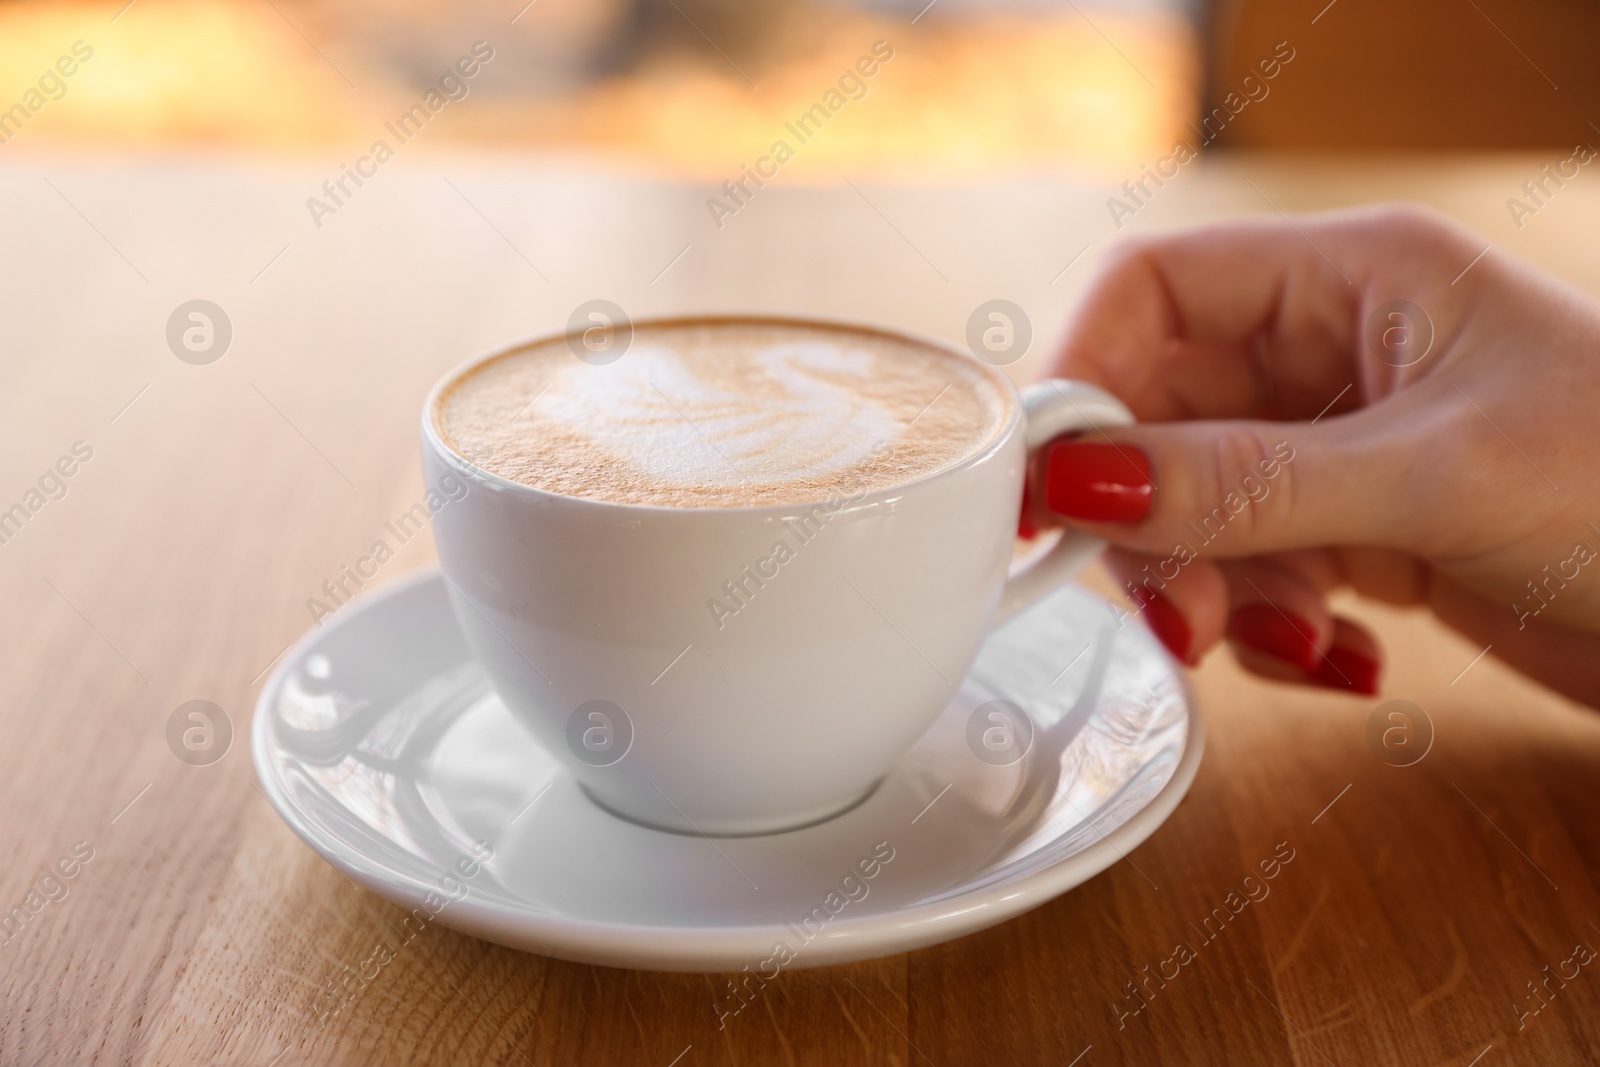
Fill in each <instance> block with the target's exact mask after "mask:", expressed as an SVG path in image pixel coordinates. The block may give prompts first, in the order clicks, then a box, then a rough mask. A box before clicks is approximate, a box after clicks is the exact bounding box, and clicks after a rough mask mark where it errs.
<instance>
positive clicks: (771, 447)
mask: <svg viewBox="0 0 1600 1067" xmlns="http://www.w3.org/2000/svg"><path fill="white" fill-rule="evenodd" d="M1013 406H1014V401H1013V400H1012V394H1011V390H1010V389H1009V387H1008V386H1007V385H1006V383H1005V382H1004V381H1002V380H999V378H998V376H997V372H995V371H993V370H991V369H989V368H987V367H985V366H983V365H982V364H979V363H978V362H976V361H975V360H971V359H967V358H965V357H963V356H960V355H956V354H953V353H950V352H946V351H944V350H942V349H940V348H937V347H934V346H931V345H926V344H921V343H918V342H916V341H913V340H910V339H905V338H900V337H896V336H893V335H890V334H880V333H876V332H873V331H870V330H864V329H853V328H850V327H839V326H824V325H812V324H806V323H799V322H788V321H782V320H761V319H726V320H700V321H693V320H683V321H668V322H655V323H639V324H636V325H635V326H634V328H633V339H632V344H631V346H630V347H629V348H628V349H627V351H626V353H625V354H624V355H623V356H622V358H621V359H619V360H617V361H616V362H614V363H610V364H606V365H600V366H596V365H591V364H589V363H586V362H583V361H582V360H579V359H578V358H576V357H575V356H574V355H573V352H572V350H571V348H569V346H568V341H567V339H566V338H562V337H557V338H552V339H550V340H546V341H540V342H535V343H533V344H530V345H528V346H526V347H523V348H519V349H516V350H514V351H511V352H508V353H505V354H503V355H500V356H497V357H495V358H493V359H490V360H488V361H486V362H483V363H480V364H478V365H477V366H475V367H473V368H472V369H470V370H469V371H467V372H466V373H465V374H464V375H462V376H461V377H460V378H459V379H457V380H456V381H455V382H453V383H452V384H451V385H450V386H449V387H448V388H447V389H445V390H444V391H443V392H442V393H441V395H440V399H439V403H438V407H437V408H436V409H435V412H434V418H435V420H436V425H437V427H438V430H439V432H440V435H441V436H442V437H443V438H444V440H445V442H446V443H447V444H448V445H449V446H450V447H451V448H452V449H453V450H455V451H456V452H457V453H459V454H460V455H462V456H463V457H465V458H466V459H468V460H470V461H471V462H472V463H473V464H475V465H476V466H478V467H480V468H482V469H484V470H486V471H489V472H491V473H493V474H497V475H499V476H500V477H502V478H506V479H508V480H510V481H514V482H520V483H521V484H523V485H528V486H532V487H533V488H536V489H542V490H545V491H547V492H551V493H559V494H561V495H563V496H572V497H581V498H585V499H590V500H602V501H608V502H611V503H617V504H648V505H657V506H667V507H744V506H754V505H774V504H777V505H788V504H804V503H812V502H816V501H821V500H825V499H828V498H831V497H837V496H841V495H854V494H859V493H863V492H870V491H872V490H874V489H884V488H889V487H892V486H895V485H900V484H903V483H906V482H910V481H914V480H916V479H918V478H921V477H923V476H925V475H929V474H933V473H935V472H937V471H941V470H944V469H946V468H948V467H951V466H954V465H955V464H957V463H960V462H961V461H962V460H964V459H966V458H967V457H969V456H972V455H974V454H975V453H977V452H978V451H980V450H981V449H982V448H983V447H984V446H986V445H988V444H989V443H991V442H992V441H994V440H995V439H996V438H997V437H998V436H999V435H1000V434H1001V432H1002V431H1003V430H1004V429H1005V427H1006V426H1007V424H1008V423H1009V422H1010V420H1011V417H1012V411H1013Z"/></svg>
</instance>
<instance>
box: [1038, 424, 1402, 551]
mask: <svg viewBox="0 0 1600 1067" xmlns="http://www.w3.org/2000/svg"><path fill="white" fill-rule="evenodd" d="M1411 421H1412V420H1409V419H1406V418H1396V417H1394V415H1393V413H1388V412H1380V411H1376V410H1373V409H1368V410H1365V411H1361V412H1357V413H1355V414H1353V415H1350V416H1347V417H1345V418H1342V419H1339V420H1337V421H1333V422H1327V423H1321V424H1315V423H1270V422H1231V421H1230V422H1180V423H1163V424H1143V425H1134V426H1124V427H1117V428H1115V429H1108V430H1106V431H1105V432H1104V433H1102V434H1098V435H1095V436H1094V437H1085V438H1079V439H1074V440H1062V441H1056V442H1054V443H1052V444H1050V445H1048V446H1046V447H1045V448H1043V449H1041V450H1040V459H1039V460H1038V461H1037V462H1038V467H1037V473H1036V474H1035V478H1036V481H1037V482H1038V484H1037V485H1035V486H1034V487H1033V488H1032V492H1031V499H1032V500H1034V501H1036V502H1037V507H1038V508H1039V509H1041V510H1043V511H1044V512H1045V513H1047V514H1050V515H1053V516H1055V521H1057V522H1060V521H1062V520H1071V521H1073V524H1074V525H1078V526H1081V527H1083V528H1085V529H1088V530H1089V531H1091V532H1092V533H1094V534H1096V535H1097V536H1100V537H1104V538H1105V539H1107V540H1109V541H1111V542H1113V543H1115V544H1119V545H1122V546H1123V547H1125V548H1129V549H1133V550H1135V551H1139V552H1144V553H1147V554H1155V553H1163V554H1171V553H1178V554H1194V555H1204V556H1208V557H1216V558H1237V557H1242V556H1259V555H1266V554H1268V553H1275V552H1284V551H1292V550H1296V549H1304V548H1316V547H1321V546H1324V545H1328V544H1339V543H1349V544H1367V545H1377V546H1381V547H1390V548H1397V549H1402V550H1408V549H1411V548H1413V547H1414V546H1417V545H1420V544H1421V543H1422V541H1423V539H1424V537H1425V536H1426V535H1427V532H1428V525H1427V524H1428V523H1429V522H1430V521H1432V520H1433V516H1432V514H1431V513H1429V512H1428V511H1427V510H1426V509H1420V508H1418V507H1416V506H1415V505H1416V501H1417V499H1418V496H1419V491H1420V490H1421V488H1425V487H1419V485H1418V484H1417V483H1418V480H1419V477H1423V475H1424V472H1426V471H1427V470H1429V469H1430V467H1431V464H1430V463H1429V461H1428V455H1427V452H1428V448H1429V445H1428V441H1427V438H1426V437H1425V436H1422V435H1417V434H1412V433H1409V432H1407V431H1406V430H1405V429H1403V427H1405V426H1408V425H1410V423H1411ZM1397 425H1398V426H1399V427H1402V428H1400V429H1397V428H1396V427H1397ZM1423 480H1424V481H1425V480H1426V479H1425V477H1423Z"/></svg>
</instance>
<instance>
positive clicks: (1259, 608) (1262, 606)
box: [1220, 560, 1334, 675]
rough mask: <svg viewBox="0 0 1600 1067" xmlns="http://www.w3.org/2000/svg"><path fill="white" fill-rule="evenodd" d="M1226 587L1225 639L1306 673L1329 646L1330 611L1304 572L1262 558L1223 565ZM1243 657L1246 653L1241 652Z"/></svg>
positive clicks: (1330, 631)
mask: <svg viewBox="0 0 1600 1067" xmlns="http://www.w3.org/2000/svg"><path fill="white" fill-rule="evenodd" d="M1220 569H1221V571H1222V575H1223V578H1224V580H1225V582H1226V584H1227V590H1228V604H1229V611H1228V620H1227V633H1228V640H1229V642H1230V643H1231V644H1232V645H1233V646H1234V648H1235V651H1236V652H1239V651H1240V650H1242V649H1244V650H1248V651H1249V652H1251V653H1254V654H1256V655H1259V656H1264V657H1267V658H1269V659H1273V660H1276V661H1278V663H1280V664H1282V665H1284V666H1285V667H1287V668H1290V669H1291V670H1293V671H1295V672H1298V673H1300V674H1304V675H1310V674H1312V673H1313V672H1315V671H1316V670H1317V669H1318V668H1319V667H1320V666H1321V665H1322V662H1323V659H1324V658H1325V656H1326V654H1327V651H1328V649H1329V648H1331V647H1332V646H1333V632H1334V624H1333V613H1332V612H1330V611H1329V610H1328V606H1327V603H1326V602H1325V601H1324V600H1323V595H1322V592H1321V590H1319V589H1317V588H1316V586H1314V585H1312V584H1311V583H1310V582H1309V581H1307V580H1306V579H1305V578H1304V577H1303V576H1302V575H1300V574H1297V573H1295V572H1294V571H1291V570H1288V569H1286V568H1284V567H1281V566H1277V565H1275V564H1273V563H1268V562H1265V561H1261V560H1229V561H1227V562H1226V563H1223V564H1222V565H1221V568H1220ZM1241 658H1245V657H1243V656H1241Z"/></svg>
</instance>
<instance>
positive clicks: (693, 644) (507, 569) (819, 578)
mask: <svg viewBox="0 0 1600 1067" xmlns="http://www.w3.org/2000/svg"><path fill="white" fill-rule="evenodd" d="M729 321H745V320H729ZM762 321H771V320H762ZM785 321H787V320H785ZM643 325H645V324H643V323H639V324H636V325H635V328H636V329H638V328H640V327H642V326H643ZM852 329H859V330H860V332H862V333H863V334H867V335H871V334H874V333H878V332H880V331H874V330H872V329H870V328H867V327H859V328H852ZM894 336H900V335H894ZM527 343H528V342H522V343H519V344H517V345H512V346H510V347H509V348H508V349H502V350H497V352H496V353H491V354H490V355H488V356H485V357H480V359H479V360H473V361H471V362H469V363H467V364H464V365H463V367H461V368H457V369H456V370H455V371H452V372H451V373H450V374H449V375H446V376H445V378H444V379H443V380H442V381H441V382H440V384H439V385H438V386H437V387H436V388H435V389H434V391H433V393H432V394H431V395H430V396H429V398H428V400H427V403H426V404H425V405H424V408H423V418H422V454H423V470H424V476H425V478H426V480H427V483H428V485H430V486H439V485H443V484H447V482H449V481H450V480H455V481H459V482H460V483H461V484H463V485H465V486H466V487H467V491H466V493H465V495H464V496H463V497H462V498H461V499H460V500H459V501H453V502H451V503H449V504H448V505H447V506H445V507H443V508H442V509H441V510H440V511H439V512H438V514H436V515H435V516H434V519H433V533H434V540H435V541H436V543H437V544H438V548H439V558H440V562H441V565H442V566H443V569H444V574H445V576H446V579H447V585H448V588H449V591H450V596H451V600H452V602H453V605H454V607H455V611H456V618H457V621H458V623H459V624H460V626H461V629H462V632H463V634H464V635H465V637H466V641H467V644H468V646H469V647H470V648H472V650H473V652H474V653H475V654H476V656H477V658H478V659H479V661H480V662H481V663H482V664H483V667H484V669H485V670H486V671H487V673H488V675H489V677H490V678H492V679H493V680H494V684H495V686H496V688H497V689H498V690H499V692H500V694H501V696H502V697H503V698H504V699H505V701H506V703H507V705H508V706H509V707H510V708H511V711H512V713H513V714H515V715H516V716H517V717H518V719H519V720H520V721H521V722H522V723H523V724H524V725H525V726H526V727H527V728H528V730H529V732H530V733H532V735H533V736H534V737H535V738H536V739H538V740H539V741H540V743H541V744H542V745H543V746H544V748H545V750H546V752H548V753H551V754H553V755H554V756H555V757H556V758H557V759H559V760H561V761H562V762H563V763H564V764H565V765H566V767H567V769H568V770H569V771H570V772H571V773H572V775H573V776H574V777H575V778H577V779H578V780H579V781H580V782H581V783H582V785H583V786H584V788H585V789H587V790H588V791H589V792H590V793H591V794H592V795H593V796H595V797H596V798H598V799H599V800H600V801H601V802H602V803H604V804H605V805H606V806H607V807H608V808H610V809H611V810H613V811H617V812H621V813H624V814H626V815H627V816H629V817H630V818H633V819H636V820H638V821H640V822H643V823H646V824H648V825H652V826H662V827H667V828H670V829H675V830H681V831H692V832H704V833H708V834H714V835H726V834H732V835H738V834H749V833H763V832H770V831H773V830H776V829H782V828H789V827H794V826H801V825H805V824H808V823H811V822H815V821H817V820H819V819H823V818H827V817H829V816H831V815H834V814H837V813H838V812H840V811H842V810H845V809H847V808H849V807H850V806H851V805H853V804H855V803H856V802H858V801H859V800H860V799H861V798H862V797H863V796H864V795H865V794H866V793H868V792H869V791H871V790H872V789H873V788H874V787H875V785H876V784H877V783H878V782H879V781H880V780H881V779H882V778H883V776H884V774H885V773H886V772H887V771H888V769H889V767H890V766H891V765H892V764H893V763H894V762H895V761H896V760H897V759H899V758H900V756H902V755H903V754H904V753H905V751H906V749H907V748H909V747H910V745H911V744H912V742H914V741H915V740H916V739H917V738H918V737H919V736H921V734H922V733H923V731H924V730H926V729H927V727H928V725H929V723H931V722H932V721H933V720H934V718H935V717H936V716H937V715H938V714H939V711H940V709H941V708H943V707H945V706H946V705H947V704H948V703H949V702H950V699H951V697H952V695H953V694H954V693H955V691H956V688H957V686H958V685H959V683H960V680H961V679H962V678H963V677H964V676H965V675H966V673H967V670H968V668H969V667H970V666H971V664H972V660H973V656H974V655H976V653H977V650H978V645H979V643H980V642H981V641H982V639H983V636H984V633H985V632H986V631H987V629H988V628H989V626H990V624H991V620H992V619H993V618H994V617H995V615H996V609H997V607H999V606H1000V603H1001V596H1002V591H1003V590H1004V589H1005V588H1006V586H1007V571H1008V567H1009V565H1010V562H1011V560H1012V555H1013V548H1014V542H1015V535H1016V516H1017V513H1018V509H1019V505H1020V502H1021V496H1022V478H1023V469H1024V462H1025V459H1026V456H1027V454H1028V452H1029V450H1030V449H1031V448H1036V447H1038V446H1039V445H1041V444H1043V443H1044V441H1046V440H1048V439H1049V438H1051V437H1054V436H1056V435H1057V434H1061V433H1065V432H1069V431H1072V430H1086V429H1090V428H1092V427H1095V426H1100V425H1106V424H1117V423H1124V422H1127V421H1130V416H1129V414H1128V412H1127V409H1126V408H1124V407H1123V406H1122V404H1121V403H1120V402H1118V401H1117V400H1116V399H1115V398H1114V397H1112V396H1110V395H1109V394H1107V393H1105V392H1103V391H1101V390H1099V389H1096V388H1094V387H1092V386H1089V385H1085V384H1083V383H1076V382H1064V381H1057V382H1046V383H1041V384H1040V385H1038V386H1035V387H1032V388H1031V389H1030V391H1029V394H1028V397H1027V400H1026V415H1024V406H1023V403H1022V402H1021V401H1019V400H1018V398H1017V397H1016V394H1015V390H1014V387H1013V386H1012V385H1011V383H1010V381H1009V380H1007V379H1006V378H1005V376H1004V375H1002V374H1000V373H999V372H997V371H995V370H994V369H993V368H992V367H986V366H984V365H982V364H980V363H978V362H977V361H976V360H973V359H972V358H971V357H970V356H966V355H964V354H962V353H959V352H953V350H950V349H948V348H947V347H945V346H941V345H939V343H938V342H932V341H929V342H926V343H928V344H930V345H933V346H936V347H945V350H946V351H952V354H953V355H955V356H956V358H958V359H963V360H965V361H966V362H968V363H970V364H971V365H972V366H973V368H974V369H976V370H977V371H978V372H980V373H981V374H983V375H984V376H985V377H986V378H987V379H988V380H989V381H990V382H991V383H992V384H993V385H994V387H995V388H997V389H999V390H1001V391H1003V392H1005V393H1006V394H1008V395H1009V396H1010V397H1011V398H1012V400H1013V409H1014V410H1013V414H1012V417H1011V418H1010V419H1009V420H1008V422H1007V423H1006V425H1005V426H1004V427H1003V429H1002V430H1001V431H1000V433H999V434H997V435H996V437H995V438H994V439H993V440H992V441H990V442H989V443H988V444H986V445H984V446H983V447H982V448H980V449H979V450H978V451H977V452H976V453H975V454H974V455H972V456H970V457H968V458H967V459H965V460H963V461H961V462H960V463H958V464H956V465H955V466H953V467H950V468H948V469H946V470H942V471H939V472H938V473H935V474H932V475H928V476H925V477H922V478H919V479H916V480H913V481H910V482H906V483H903V484H901V485H897V486H893V487H890V488H886V489H881V490H876V491H872V492H869V493H865V494H862V495H860V496H858V497H851V498H847V499H845V500H844V501H834V502H832V503H830V504H828V505H818V506H805V505H800V506H791V505H785V506H765V507H747V508H672V507H657V506H641V505H623V504H614V503H608V502H604V501H595V500H585V499H578V498H574V497H568V496H560V495H557V494H554V493H549V492H545V491H543V490H539V489H534V488H531V487H529V486H526V485H521V484H518V483H515V482H511V481H508V480H506V479H504V478H500V477H498V476H496V475H493V474H490V473H489V472H487V471H484V470H482V469H480V468H478V467H476V466H474V465H473V464H471V463H470V462H468V461H467V460H466V459H464V458H463V457H461V456H459V455H457V454H456V453H455V452H453V451H452V450H451V449H450V448H449V447H448V446H447V445H446V444H445V443H444V442H443V440H442V439H441V437H440V433H439V429H438V426H437V424H436V417H435V411H436V406H437V399H438V397H439V396H440V395H441V393H442V391H443V390H445V389H446V388H448V386H449V384H450V383H451V382H452V381H454V380H455V379H457V378H458V377H459V376H460V375H462V374H463V373H465V372H466V371H467V370H468V369H470V368H471V367H473V366H476V365H477V364H478V363H479V362H481V361H482V360H483V359H492V358H494V357H495V356H496V355H497V354H499V353H500V352H504V351H514V350H515V349H517V348H520V347H523V346H524V345H525V344H527ZM621 358H622V359H624V360H626V359H627V358H628V357H627V356H626V355H623V356H622V357H621ZM608 372H610V368H609V367H607V366H593V367H589V368H588V369H587V370H586V371H584V372H583V373H591V374H596V375H603V374H606V373H608ZM929 399H930V400H932V399H935V398H929ZM706 447H707V448H708V449H710V448H712V447H713V446H712V445H710V444H709V443H708V444H707V446H706ZM780 544H781V545H783V546H784V551H786V552H787V553H788V558H787V559H784V558H782V557H781V556H780V554H779V551H778V549H777V548H776V547H775V546H777V545H780ZM1099 547H1100V546H1099V544H1098V542H1095V541H1094V540H1092V539H1090V538H1088V537H1086V536H1084V535H1082V534H1074V535H1072V536H1071V537H1069V538H1066V539H1064V540H1063V541H1062V542H1061V544H1060V545H1059V546H1058V547H1057V549H1056V551H1055V553H1054V554H1053V555H1052V556H1050V557H1049V558H1048V559H1046V560H1043V561H1042V562H1041V563H1040V564H1039V566H1038V568H1037V570H1036V571H1035V572H1034V573H1032V574H1025V575H1022V576H1021V577H1019V578H1018V579H1016V580H1015V582H1014V583H1013V585H1012V588H1011V591H1010V595H1009V596H1008V597H1007V600H1006V603H1005V605H1004V610H1005V611H1007V612H1009V611H1015V610H1017V609H1019V608H1020V607H1022V606H1023V605H1025V604H1026V603H1028V602H1030V601H1032V600H1034V599H1037V598H1038V597H1039V596H1041V595H1043V594H1044V593H1046V592H1047V591H1048V590H1049V589H1051V588H1053V587H1055V586H1056V585H1059V584H1060V583H1061V582H1064V581H1066V580H1067V579H1068V578H1070V577H1071V575H1072V574H1073V573H1076V571H1078V570H1079V569H1081V568H1082V567H1083V566H1084V565H1085V564H1087V563H1088V562H1089V560H1090V559H1092V558H1093V557H1094V556H1095V555H1096V553H1097V552H1098V550H1099ZM730 581H732V582H734V583H738V584H740V585H741V586H742V589H743V593H744V597H745V600H744V602H743V604H742V606H741V607H740V608H739V610H738V611H737V613H736V614H733V615H731V616H728V615H720V616H719V615H718V614H717V612H716V611H714V610H713V607H712V600H713V598H718V599H720V600H721V602H722V603H724V604H729V603H730V602H731V603H733V604H739V603H740V601H738V600H736V599H734V598H733V597H732V596H730V595H729V594H728V593H726V592H725V590H726V589H727V588H728V583H729V582H730ZM611 756H617V757H618V758H616V759H615V761H614V762H613V761H611V759H610V758H609V757H611Z"/></svg>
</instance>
